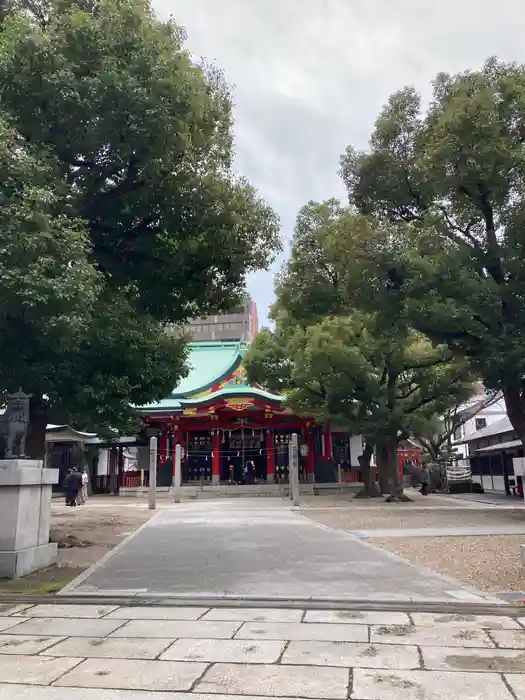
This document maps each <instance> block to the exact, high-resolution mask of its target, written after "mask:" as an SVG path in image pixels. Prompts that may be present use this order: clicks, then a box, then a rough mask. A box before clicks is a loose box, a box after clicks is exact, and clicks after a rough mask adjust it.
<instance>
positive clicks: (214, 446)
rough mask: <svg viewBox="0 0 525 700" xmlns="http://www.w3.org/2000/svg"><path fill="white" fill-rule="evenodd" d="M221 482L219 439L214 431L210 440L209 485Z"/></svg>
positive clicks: (217, 433)
mask: <svg viewBox="0 0 525 700" xmlns="http://www.w3.org/2000/svg"><path fill="white" fill-rule="evenodd" d="M220 480H221V438H220V435H219V431H218V430H216V431H215V433H214V434H213V435H212V438H211V483H212V484H218V483H219V481H220Z"/></svg>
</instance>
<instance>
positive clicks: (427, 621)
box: [383, 613, 521, 630]
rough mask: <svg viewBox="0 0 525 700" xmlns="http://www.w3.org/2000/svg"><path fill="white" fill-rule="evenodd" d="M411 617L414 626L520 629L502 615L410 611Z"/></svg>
mask: <svg viewBox="0 0 525 700" xmlns="http://www.w3.org/2000/svg"><path fill="white" fill-rule="evenodd" d="M412 619H413V620H414V624H415V625H416V627H434V626H435V625H448V626H450V627H459V628H460V629H490V630H514V629H521V627H520V626H519V624H518V622H517V621H516V620H515V619H513V618H512V617H506V616H504V615H463V614H462V615H447V614H445V615H443V614H439V613H412ZM383 624H385V623H383Z"/></svg>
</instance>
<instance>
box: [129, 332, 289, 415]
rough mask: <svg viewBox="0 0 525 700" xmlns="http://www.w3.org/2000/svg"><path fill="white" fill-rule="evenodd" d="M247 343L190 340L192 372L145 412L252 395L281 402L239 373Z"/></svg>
mask: <svg viewBox="0 0 525 700" xmlns="http://www.w3.org/2000/svg"><path fill="white" fill-rule="evenodd" d="M248 347H249V346H248V343H245V342H224V343H222V342H202V343H190V345H189V357H188V365H189V367H190V371H189V374H188V376H187V377H185V378H184V379H183V380H182V381H181V382H180V384H179V385H178V386H177V387H175V389H174V390H173V391H172V393H171V394H170V396H167V397H166V398H165V399H162V400H161V401H158V402H156V403H153V404H149V405H148V406H141V407H140V408H138V410H139V411H140V412H141V413H149V412H151V413H165V412H169V411H174V412H178V411H182V410H183V408H185V407H188V408H190V407H192V406H198V405H200V404H203V403H208V402H212V401H214V400H217V399H221V398H225V397H227V396H236V397H239V396H247V397H248V396H252V397H258V398H260V399H262V400H264V401H279V402H280V401H281V400H282V399H281V397H280V396H276V395H275V394H270V393H269V392H267V391H264V390H262V389H258V388H257V387H253V386H251V385H250V384H249V383H248V381H247V379H246V377H245V374H244V373H241V374H239V372H235V370H237V369H238V368H239V367H240V365H241V363H242V359H243V357H244V355H245V354H246V352H247V350H248ZM234 372H235V375H236V376H235V378H234V379H233V380H231V381H228V383H227V384H225V385H223V386H221V388H220V389H218V390H216V391H214V392H209V389H210V388H211V387H213V386H214V385H216V384H220V383H221V382H224V380H225V379H228V378H229V377H230V376H231V375H232V374H233V373H234Z"/></svg>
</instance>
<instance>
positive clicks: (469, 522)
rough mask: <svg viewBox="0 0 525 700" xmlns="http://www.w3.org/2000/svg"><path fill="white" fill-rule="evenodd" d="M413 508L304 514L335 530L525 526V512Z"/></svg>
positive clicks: (388, 506)
mask: <svg viewBox="0 0 525 700" xmlns="http://www.w3.org/2000/svg"><path fill="white" fill-rule="evenodd" d="M411 508H412V506H411V505H410V504H388V503H385V504H384V506H382V507H381V508H366V509H364V508H359V509H358V508H353V507H352V506H351V505H349V506H348V508H344V509H328V508H327V509H321V508H320V509H315V510H314V509H311V510H310V509H308V510H303V511H302V514H303V515H304V516H305V517H307V518H309V519H310V520H315V522H318V523H321V524H322V525H327V526H328V527H332V528H334V529H335V530H376V529H387V528H397V527H399V528H405V527H408V528H418V527H443V528H447V527H462V526H466V527H468V526H475V525H485V526H488V525H509V524H524V525H525V509H522V508H520V509H515V510H504V509H498V508H493V507H488V508H483V507H480V508H463V507H459V508H458V507H456V508H444V509H434V510H432V509H429V510H423V509H414V510H411Z"/></svg>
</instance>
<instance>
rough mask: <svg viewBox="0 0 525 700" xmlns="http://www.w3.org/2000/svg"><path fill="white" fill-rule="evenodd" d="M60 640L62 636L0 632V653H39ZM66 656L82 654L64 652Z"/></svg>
mask: <svg viewBox="0 0 525 700" xmlns="http://www.w3.org/2000/svg"><path fill="white" fill-rule="evenodd" d="M60 640H61V637H39V636H34V635H29V634H28V635H23V634H0V654H24V655H25V654H38V653H39V652H41V651H44V649H47V648H48V647H52V646H53V645H54V644H56V643H57V642H59V641H60ZM64 656H80V654H64ZM1 680H2V679H1V678H0V681H1Z"/></svg>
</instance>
